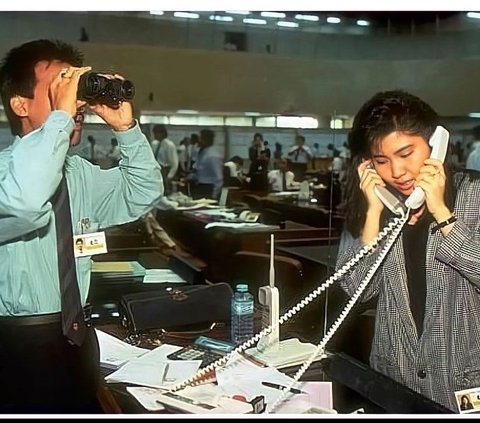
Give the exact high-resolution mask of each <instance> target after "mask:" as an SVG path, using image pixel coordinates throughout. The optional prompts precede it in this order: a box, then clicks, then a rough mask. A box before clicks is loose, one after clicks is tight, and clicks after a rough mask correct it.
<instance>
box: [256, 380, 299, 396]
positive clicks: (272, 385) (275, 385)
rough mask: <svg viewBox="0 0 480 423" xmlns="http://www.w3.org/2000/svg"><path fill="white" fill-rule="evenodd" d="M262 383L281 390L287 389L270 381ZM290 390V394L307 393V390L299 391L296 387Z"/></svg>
mask: <svg viewBox="0 0 480 423" xmlns="http://www.w3.org/2000/svg"><path fill="white" fill-rule="evenodd" d="M262 385H264V386H268V387H269V388H273V389H278V390H280V391H283V390H285V389H287V387H286V386H283V385H279V384H278V383H272V382H262ZM290 392H291V393H292V394H306V393H307V392H305V391H301V390H300V389H297V388H290Z"/></svg>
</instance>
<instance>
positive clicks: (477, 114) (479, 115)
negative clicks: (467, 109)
mask: <svg viewBox="0 0 480 423" xmlns="http://www.w3.org/2000/svg"><path fill="white" fill-rule="evenodd" d="M468 117H471V118H480V113H479V112H473V113H469V114H468Z"/></svg>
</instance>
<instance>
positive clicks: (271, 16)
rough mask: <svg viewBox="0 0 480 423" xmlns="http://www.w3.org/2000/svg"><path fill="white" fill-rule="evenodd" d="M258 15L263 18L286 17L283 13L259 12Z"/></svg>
mask: <svg viewBox="0 0 480 423" xmlns="http://www.w3.org/2000/svg"><path fill="white" fill-rule="evenodd" d="M260 15H261V16H263V17H265V18H284V17H285V16H287V15H286V14H285V13H283V12H261V13H260Z"/></svg>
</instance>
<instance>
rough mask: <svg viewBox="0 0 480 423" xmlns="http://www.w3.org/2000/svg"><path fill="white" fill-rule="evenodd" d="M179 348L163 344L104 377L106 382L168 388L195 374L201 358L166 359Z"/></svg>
mask: <svg viewBox="0 0 480 423" xmlns="http://www.w3.org/2000/svg"><path fill="white" fill-rule="evenodd" d="M179 349H181V347H179V346H177V345H169V344H163V345H161V346H159V347H157V348H155V349H153V350H151V351H149V352H147V353H146V354H143V355H142V356H140V357H138V358H134V359H132V360H130V361H128V362H127V363H126V364H124V365H123V366H122V367H120V368H119V369H118V370H117V371H115V372H113V373H111V374H109V375H108V376H106V377H105V381H106V382H108V383H130V384H134V385H141V386H148V387H151V388H168V387H171V386H174V385H176V384H179V383H181V382H183V381H184V380H186V379H188V378H189V377H191V376H193V375H195V374H196V373H197V371H198V369H199V368H200V364H201V363H202V361H201V360H168V359H167V356H168V355H169V354H171V353H173V352H174V351H177V350H179Z"/></svg>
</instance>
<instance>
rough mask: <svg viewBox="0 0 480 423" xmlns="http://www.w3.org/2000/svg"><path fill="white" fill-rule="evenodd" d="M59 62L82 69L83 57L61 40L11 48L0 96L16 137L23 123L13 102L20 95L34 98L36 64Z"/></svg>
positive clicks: (0, 69)
mask: <svg viewBox="0 0 480 423" xmlns="http://www.w3.org/2000/svg"><path fill="white" fill-rule="evenodd" d="M43 60H45V61H47V62H53V61H59V62H65V63H68V64H70V65H72V66H76V67H78V66H82V64H83V55H82V53H81V52H80V51H78V50H77V49H76V48H74V47H73V46H71V45H69V44H67V43H64V42H62V41H58V40H35V41H30V42H27V43H25V44H22V45H21V46H18V47H15V48H13V49H11V50H10V51H9V52H8V53H7V54H6V55H5V57H4V58H3V60H2V62H1V64H0V93H1V98H2V103H3V107H4V109H5V114H6V115H7V118H8V121H9V123H10V129H11V131H12V134H13V135H20V134H21V130H22V124H21V120H20V118H19V117H18V116H17V115H16V114H15V113H14V112H13V110H12V108H11V106H10V99H11V98H12V97H15V96H16V95H19V96H22V97H26V98H33V91H34V89H35V85H36V82H37V81H36V78H35V65H36V64H37V63H38V62H40V61H43Z"/></svg>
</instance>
